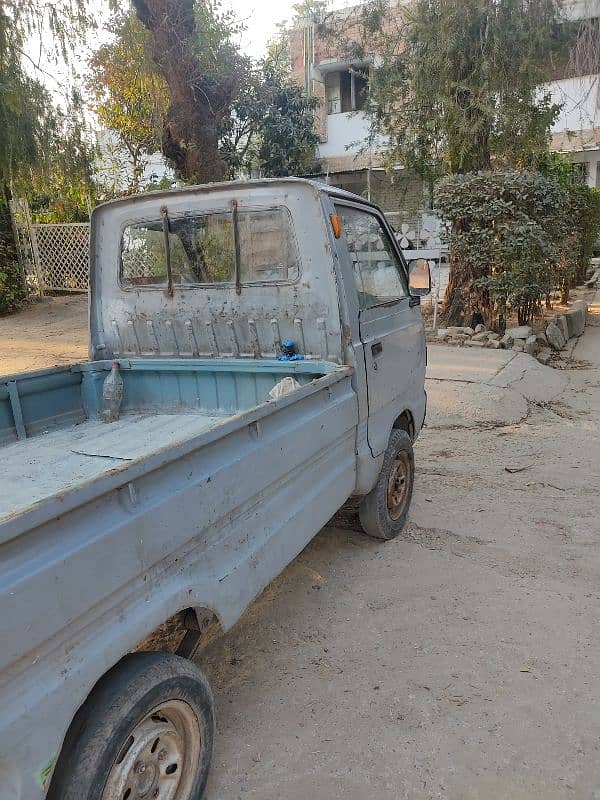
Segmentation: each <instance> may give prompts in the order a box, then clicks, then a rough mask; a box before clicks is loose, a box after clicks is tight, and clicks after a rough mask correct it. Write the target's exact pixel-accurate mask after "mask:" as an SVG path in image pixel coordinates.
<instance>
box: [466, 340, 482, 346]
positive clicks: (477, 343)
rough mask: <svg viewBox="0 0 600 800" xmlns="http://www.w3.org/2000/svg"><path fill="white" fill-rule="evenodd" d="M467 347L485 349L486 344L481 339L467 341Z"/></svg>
mask: <svg viewBox="0 0 600 800" xmlns="http://www.w3.org/2000/svg"><path fill="white" fill-rule="evenodd" d="M465 347H485V342H484V341H483V340H482V339H480V340H479V341H476V340H475V339H467V340H466V341H465Z"/></svg>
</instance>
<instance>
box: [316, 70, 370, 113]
mask: <svg viewBox="0 0 600 800" xmlns="http://www.w3.org/2000/svg"><path fill="white" fill-rule="evenodd" d="M325 97H326V99H327V113H328V114H346V113H348V112H351V111H363V110H364V108H365V107H366V102H367V77H366V75H365V74H364V73H363V72H357V71H355V70H350V69H346V70H342V71H340V72H328V73H327V74H326V75H325Z"/></svg>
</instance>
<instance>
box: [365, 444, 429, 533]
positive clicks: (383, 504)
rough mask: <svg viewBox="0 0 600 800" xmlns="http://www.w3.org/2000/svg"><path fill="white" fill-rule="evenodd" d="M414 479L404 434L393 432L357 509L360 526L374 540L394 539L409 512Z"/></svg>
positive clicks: (409, 447) (413, 463)
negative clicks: (375, 474)
mask: <svg viewBox="0 0 600 800" xmlns="http://www.w3.org/2000/svg"><path fill="white" fill-rule="evenodd" d="M414 477H415V456H414V452H413V446H412V441H411V439H410V436H409V435H408V433H406V431H403V430H393V431H392V434H391V436H390V440H389V443H388V446H387V450H386V451H385V456H384V459H383V465H382V467H381V472H380V473H379V477H378V478H377V483H376V484H375V486H374V487H373V488H372V489H371V491H370V492H369V494H367V495H365V497H364V498H363V500H362V502H361V504H360V507H359V511H358V513H359V517H360V524H361V525H362V528H363V530H364V532H365V533H367V534H368V535H369V536H373V537H374V538H376V539H393V538H394V537H396V536H398V534H399V533H400V531H401V530H402V528H403V527H404V523H405V522H406V517H407V516H408V509H409V508H410V501H411V498H412V492H413V484H414Z"/></svg>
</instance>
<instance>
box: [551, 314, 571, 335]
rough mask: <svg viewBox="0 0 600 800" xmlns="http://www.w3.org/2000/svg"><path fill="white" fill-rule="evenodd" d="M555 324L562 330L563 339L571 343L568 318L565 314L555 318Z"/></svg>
mask: <svg viewBox="0 0 600 800" xmlns="http://www.w3.org/2000/svg"><path fill="white" fill-rule="evenodd" d="M554 322H555V323H556V325H558V327H559V328H560V332H561V333H562V335H563V339H564V340H565V342H568V341H569V326H568V325H567V318H566V317H565V315H564V314H557V315H556V317H555V318H554Z"/></svg>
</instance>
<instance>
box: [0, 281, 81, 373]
mask: <svg viewBox="0 0 600 800" xmlns="http://www.w3.org/2000/svg"><path fill="white" fill-rule="evenodd" d="M87 350H88V347H87V295H68V296H66V297H64V296H63V297H46V298H44V299H43V300H42V301H41V302H36V303H33V304H32V305H30V306H28V307H27V308H26V309H25V310H24V311H21V312H19V313H18V314H10V315H9V316H5V317H0V375H12V374H14V373H16V372H26V371H27V370H32V369H42V368H43V367H53V366H55V365H57V364H71V363H72V362H74V361H81V360H82V359H85V358H87Z"/></svg>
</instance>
